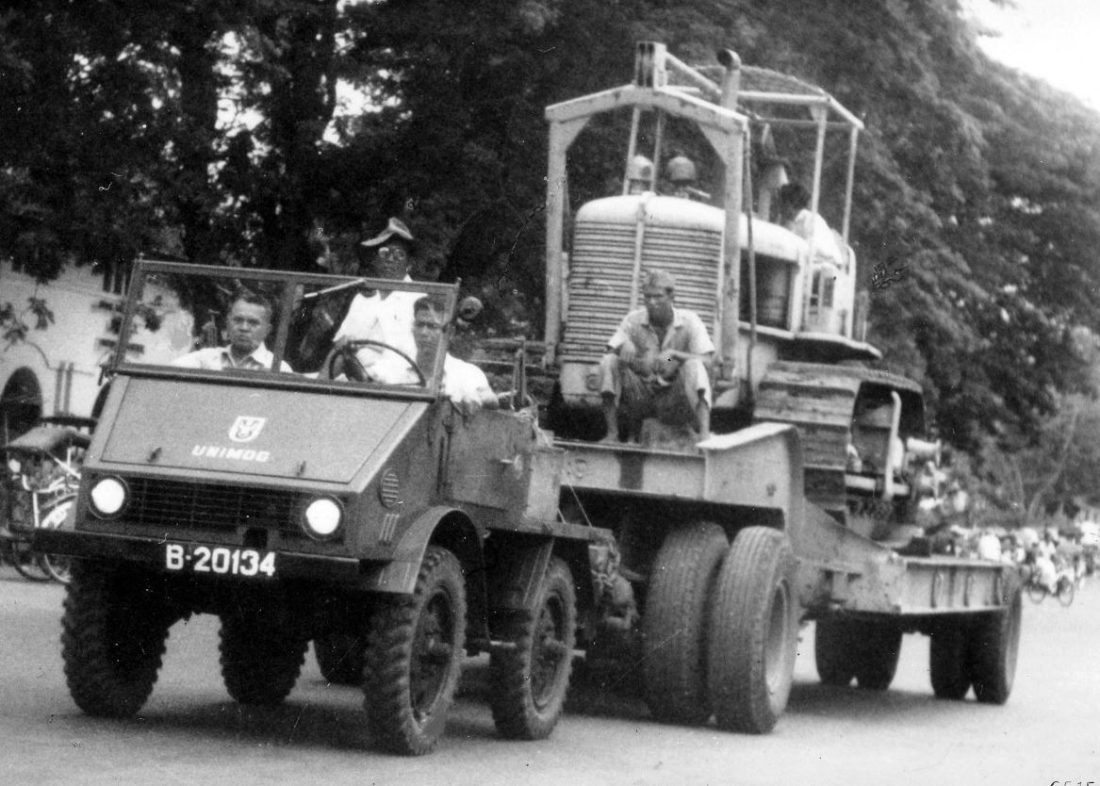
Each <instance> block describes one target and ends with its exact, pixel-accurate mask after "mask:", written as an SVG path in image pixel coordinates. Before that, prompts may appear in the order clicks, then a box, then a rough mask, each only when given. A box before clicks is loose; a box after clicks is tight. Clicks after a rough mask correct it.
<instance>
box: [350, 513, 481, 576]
mask: <svg viewBox="0 0 1100 786" xmlns="http://www.w3.org/2000/svg"><path fill="white" fill-rule="evenodd" d="M432 543H436V544H438V545H440V546H444V547H445V548H447V549H450V550H451V551H452V552H454V555H455V556H456V557H458V560H459V562H461V563H462V569H463V572H464V573H466V575H471V574H475V575H482V574H483V572H484V570H485V564H484V557H483V555H482V550H481V538H480V536H479V535H478V533H477V530H476V529H475V528H474V525H473V522H471V521H470V519H469V518H468V517H467V516H466V514H465V513H463V512H462V511H461V510H458V509H457V508H452V507H447V506H444V505H437V506H435V507H432V508H428V509H427V510H426V511H424V512H423V513H421V514H420V515H419V516H417V518H416V519H415V520H414V521H413V523H412V525H411V526H410V527H409V528H408V529H407V530H406V531H405V534H404V535H402V536H401V540H400V541H398V543H397V546H396V547H395V548H394V555H393V559H392V560H390V561H389V562H387V563H386V564H385V565H377V566H372V567H371V568H369V569H368V570H367V572H366V574H365V576H364V578H363V581H362V584H361V586H362V587H363V589H366V590H370V591H373V592H385V593H392V594H409V593H411V592H413V590H415V589H416V576H417V573H418V572H419V570H420V563H421V562H422V561H423V559H424V552H425V551H426V550H427V548H428V545H429V544H432Z"/></svg>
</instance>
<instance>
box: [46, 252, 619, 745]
mask: <svg viewBox="0 0 1100 786" xmlns="http://www.w3.org/2000/svg"><path fill="white" fill-rule="evenodd" d="M351 290H354V291H356V292H362V291H366V292H370V293H371V296H379V295H382V294H384V295H386V296H387V297H405V298H407V299H410V300H411V299H416V298H418V297H420V296H426V297H429V298H434V299H435V300H436V301H439V302H440V303H441V304H443V307H444V308H445V313H446V318H447V320H448V321H449V320H450V319H451V317H452V315H453V314H454V311H455V301H456V291H457V289H456V287H455V286H446V285H442V284H414V283H406V282H391V281H384V280H378V281H373V280H369V279H348V278H346V277H345V278H341V277H332V276H328V277H325V276H308V275H301V274H291V273H277V272H270V271H253V270H248V271H244V270H240V269H231V268H208V267H201V266H195V265H182V264H173V263H157V262H141V263H139V264H138V265H137V266H136V270H135V272H134V276H133V281H132V284H131V288H130V293H129V299H128V302H127V307H126V311H125V316H124V320H123V327H122V335H121V337H120V345H119V346H120V349H119V351H118V353H117V355H116V357H115V360H114V362H113V365H112V373H113V381H112V382H111V390H110V393H109V395H108V399H107V403H106V406H105V408H104V410H103V413H102V415H101V417H100V420H99V423H98V426H97V428H96V430H95V433H94V437H93V439H92V443H91V445H90V446H89V449H88V452H87V456H86V460H85V463H84V470H83V478H82V482H81V487H80V494H79V499H78V502H77V504H76V515H75V521H74V522H73V526H72V527H66V528H64V529H63V530H61V531H58V532H55V533H50V534H46V533H42V534H41V537H40V542H39V544H38V546H39V547H41V548H43V549H46V550H50V551H52V550H53V549H54V548H55V547H56V548H57V549H59V550H60V553H65V554H70V555H72V556H74V557H77V558H78V559H77V560H76V562H75V566H74V570H73V578H72V583H71V584H70V585H69V588H68V595H67V597H66V600H65V611H64V621H63V631H64V632H63V636H62V654H63V657H64V662H65V674H66V677H67V679H68V684H69V689H70V691H71V694H72V696H73V699H74V700H75V701H76V703H77V705H78V706H79V707H80V708H81V709H82V710H84V711H85V712H87V713H89V714H92V715H101V716H110V717H125V716H130V715H133V714H134V713H136V712H138V711H139V710H140V708H141V707H142V705H143V703H144V702H145V700H146V698H147V697H148V696H149V694H150V692H151V690H152V688H153V685H154V682H155V681H156V678H157V671H158V669H159V667H160V665H161V657H162V654H163V653H164V651H165V640H166V638H167V635H168V630H169V628H170V627H171V626H172V625H173V623H174V622H176V621H177V620H180V619H184V618H187V617H188V616H189V615H192V614H196V613H210V614H216V615H218V616H219V617H220V621H221V639H220V648H221V668H222V676H223V678H224V681H225V686H226V688H227V690H228V691H229V694H230V695H231V696H232V697H233V698H234V699H236V700H237V701H239V702H241V703H244V704H261V705H270V704H277V703H279V702H281V701H282V700H283V699H284V698H285V697H286V696H287V695H288V694H289V693H290V691H291V689H292V688H293V686H294V684H295V681H296V680H297V678H298V676H299V673H300V669H301V667H302V664H303V658H304V655H305V653H306V651H307V646H308V644H309V642H310V641H311V640H312V641H314V643H315V647H316V650H317V655H318V659H319V661H320V662H321V666H322V670H323V671H324V672H325V673H326V674H327V675H329V676H330V677H332V678H333V679H335V680H336V681H341V682H343V681H346V682H359V681H362V682H363V688H364V692H365V702H364V703H365V707H366V716H367V721H368V726H369V729H370V736H371V739H372V740H374V741H375V742H376V743H377V744H379V745H381V746H382V747H384V748H386V749H389V750H391V751H396V752H400V753H407V754H419V753H424V752H426V751H428V750H429V749H430V748H431V747H432V746H433V745H434V743H435V742H436V741H437V740H438V738H439V736H440V734H441V733H442V730H443V725H444V721H445V718H446V713H447V708H448V705H449V704H450V703H451V700H452V696H453V693H454V690H455V686H456V683H457V680H458V677H459V670H460V667H461V664H462V661H463V658H464V657H465V656H466V655H467V654H476V653H479V652H486V651H489V652H490V662H491V663H490V671H491V675H492V681H493V688H492V694H493V697H494V698H493V700H492V707H493V717H494V719H495V721H496V724H497V727H498V729H499V730H500V733H501V734H502V735H503V736H505V737H516V738H538V737H543V736H545V735H547V734H549V733H550V731H551V729H552V728H553V726H554V724H555V723H556V721H557V719H558V716H559V715H560V713H561V709H562V703H563V700H564V696H565V691H566V687H567V685H568V681H569V674H570V668H571V663H572V653H573V649H574V640H575V630H576V628H577V605H578V603H580V604H581V605H582V607H584V608H591V607H592V606H593V604H594V599H593V588H592V587H593V585H592V581H591V579H590V570H589V545H590V544H592V543H595V542H599V541H600V540H602V539H605V538H606V537H607V533H605V532H601V531H600V530H599V529H597V528H594V527H591V526H576V525H573V524H570V523H566V522H564V521H562V520H560V518H559V517H558V515H557V506H558V499H557V496H558V486H557V485H556V479H557V478H558V477H559V476H560V466H561V461H562V458H563V454H562V451H560V450H558V449H556V448H554V447H553V446H551V445H549V444H548V441H547V440H546V439H545V437H544V436H543V435H542V434H541V432H540V431H539V429H538V428H537V423H536V420H535V417H534V415H533V413H532V412H531V411H529V410H524V409H522V408H517V407H515V406H513V401H512V399H511V398H509V397H508V396H504V397H503V398H504V399H506V400H505V401H504V406H503V407H501V408H498V409H486V408H482V409H477V410H471V409H468V408H461V407H458V406H456V405H455V404H452V402H451V401H450V400H449V399H448V398H447V397H445V396H441V395H440V389H441V385H442V378H443V365H444V352H445V351H446V341H445V340H444V341H441V342H440V343H439V344H438V345H437V347H436V348H435V351H434V353H432V354H426V353H424V352H418V353H417V356H416V357H413V356H411V355H410V354H409V352H408V351H407V350H403V349H402V348H400V347H396V346H390V345H387V344H382V343H380V342H377V341H374V342H372V341H353V342H351V343H349V344H347V345H345V346H343V347H342V348H341V349H340V350H339V351H332V352H328V346H326V345H324V344H318V342H317V341H316V330H315V327H316V325H317V324H318V323H319V322H320V323H324V322H325V320H326V319H328V318H330V314H329V312H328V309H326V308H325V304H326V303H327V302H328V301H330V300H331V299H332V298H337V297H339V296H340V295H341V294H342V293H346V292H348V291H351ZM242 291H247V292H250V293H253V294H254V295H255V294H258V295H259V296H261V297H262V298H264V299H265V301H266V303H269V304H271V309H272V319H271V322H272V329H271V333H270V335H269V345H270V350H271V353H272V354H271V360H270V364H269V365H268V366H267V367H266V368H263V369H258V368H257V369H247V368H224V369H223V368H220V367H215V368H213V369H209V370H207V369H204V368H188V367H183V366H179V365H160V364H153V363H146V362H143V361H142V349H143V340H144V338H145V337H147V336H148V335H149V334H150V333H152V332H156V331H159V330H165V331H167V330H176V331H178V333H179V335H178V336H176V340H177V341H178V342H179V346H180V348H181V355H182V354H183V352H185V351H186V350H188V349H189V348H190V340H191V335H192V333H193V332H194V333H199V334H200V335H205V336H209V337H211V338H212V339H213V340H212V342H211V343H212V345H213V346H214V347H216V346H217V345H219V344H221V343H224V342H223V341H221V340H220V338H219V335H220V333H221V332H222V327H223V325H224V321H225V319H224V315H225V314H226V313H227V312H228V311H229V308H230V307H231V306H232V304H233V302H234V300H235V298H236V297H237V296H238V293H239V292H242ZM186 314H203V315H206V314H209V315H211V316H210V321H209V322H207V323H205V324H203V325H201V326H199V328H198V329H194V330H193V329H192V327H193V326H192V325H189V324H187V319H185V318H184V316H183V315H186ZM318 346H320V348H321V350H320V353H319V354H316V353H314V350H316V349H317V347H318ZM213 351H214V352H216V351H217V350H216V349H214V350H213ZM364 351H366V352H370V353H375V354H377V355H381V356H388V358H389V359H392V360H393V361H394V363H395V364H396V366H397V367H398V368H403V369H404V370H405V371H407V372H409V373H408V374H406V375H405V376H404V377H403V378H401V377H399V378H398V382H399V384H392V381H393V380H392V378H391V384H383V383H381V382H378V381H375V378H374V377H372V376H369V372H367V371H366V369H364V367H363V365H362V364H361V363H360V362H359V360H358V359H359V358H361V357H362V355H361V354H360V353H362V352H364ZM374 360H375V361H376V362H381V360H382V359H381V358H374ZM287 361H289V365H290V367H291V368H294V369H295V371H293V372H291V371H288V370H287V369H286V367H285V366H284V364H285V363H287ZM184 362H186V361H184ZM189 365H194V364H189ZM371 368H373V366H371ZM298 371H302V373H297V372H298ZM364 668H365V679H364Z"/></svg>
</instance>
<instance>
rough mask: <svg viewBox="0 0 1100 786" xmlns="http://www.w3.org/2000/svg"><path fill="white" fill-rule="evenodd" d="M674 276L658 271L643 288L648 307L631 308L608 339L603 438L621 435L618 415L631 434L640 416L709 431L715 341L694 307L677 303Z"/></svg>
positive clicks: (707, 433) (610, 439) (701, 434)
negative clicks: (709, 370)
mask: <svg viewBox="0 0 1100 786" xmlns="http://www.w3.org/2000/svg"><path fill="white" fill-rule="evenodd" d="M675 287H676V284H675V281H674V280H673V278H672V276H671V275H669V274H668V273H665V272H662V271H654V272H652V273H650V274H649V277H648V278H647V279H646V283H645V287H644V289H643V290H642V293H643V296H644V298H645V307H644V308H639V309H636V310H634V311H631V312H630V313H629V314H627V315H626V317H624V318H623V321H622V323H621V324H620V325H619V328H618V330H616V331H615V334H614V335H613V336H612V337H611V338H610V339H609V340H608V342H607V353H606V354H605V355H604V356H603V358H601V360H600V392H601V394H602V396H603V407H604V419H605V421H606V423H607V436H606V437H604V441H605V442H616V441H618V438H619V416H620V414H621V415H622V417H623V420H624V421H626V424H627V431H628V434H629V436H630V437H631V438H633V439H637V437H638V435H639V431H640V427H641V423H642V420H643V419H644V418H646V417H654V416H655V417H656V418H657V419H658V420H660V421H661V422H662V423H665V424H666V425H671V426H677V425H690V426H692V427H694V428H695V430H696V431H697V432H698V435H699V437H700V438H701V439H705V438H706V437H708V436H710V406H711V402H710V400H711V390H710V376H709V375H708V372H707V366H708V365H709V364H710V361H711V358H712V357H713V355H714V344H713V343H712V342H711V340H710V336H709V335H708V334H707V329H706V327H704V325H703V321H702V320H701V319H699V316H698V315H697V314H696V313H695V312H694V311H689V310H688V309H679V308H675V307H674V306H673V299H674V297H675Z"/></svg>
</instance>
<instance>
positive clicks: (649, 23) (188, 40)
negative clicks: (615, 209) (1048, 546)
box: [0, 0, 1100, 452]
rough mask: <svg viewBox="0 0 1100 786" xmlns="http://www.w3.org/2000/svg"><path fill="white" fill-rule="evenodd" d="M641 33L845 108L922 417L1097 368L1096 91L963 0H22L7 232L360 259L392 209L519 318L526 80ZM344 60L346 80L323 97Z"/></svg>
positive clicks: (284, 260)
mask: <svg viewBox="0 0 1100 786" xmlns="http://www.w3.org/2000/svg"><path fill="white" fill-rule="evenodd" d="M991 1H995V0H991ZM643 38H648V39H653V40H660V41H663V42H665V43H667V44H668V45H669V47H670V50H671V51H673V52H675V53H676V54H677V55H678V56H680V57H681V58H682V59H684V60H687V61H689V62H702V61H710V60H712V58H713V52H714V50H715V49H717V48H719V47H723V48H725V47H729V48H733V49H735V50H736V51H738V53H739V54H740V55H741V56H742V59H743V61H744V62H746V63H749V64H752V65H759V66H764V67H770V68H774V69H776V70H780V71H784V72H787V73H792V74H794V75H796V76H799V77H801V78H803V79H805V80H807V81H809V82H812V83H816V84H820V85H821V86H822V87H824V88H825V89H826V90H828V91H829V92H831V93H833V94H834V95H836V96H837V98H838V99H839V100H840V101H841V102H842V103H844V104H845V105H846V106H848V107H849V108H851V109H853V110H854V111H855V112H856V113H857V114H858V115H860V116H861V117H863V118H864V120H865V121H866V124H867V128H868V130H867V132H866V133H865V134H864V137H863V139H862V142H861V152H860V158H859V163H858V169H857V174H858V176H857V181H856V193H855V205H856V213H855V215H854V218H853V225H852V232H851V234H852V237H853V244H854V246H855V247H856V250H857V253H858V255H859V257H860V259H861V260H862V261H863V265H862V267H863V272H864V275H867V274H868V272H869V271H870V269H871V267H872V265H873V264H875V263H879V262H882V263H886V264H888V265H890V266H904V267H905V270H906V272H907V276H906V278H905V280H904V281H902V282H901V283H900V284H899V285H896V286H893V287H891V288H889V289H882V290H878V291H875V292H874V293H873V298H872V338H873V340H874V341H875V342H876V343H878V344H879V345H880V346H882V347H883V348H884V352H885V356H886V358H887V360H886V361H885V364H886V365H887V366H889V367H891V368H892V369H894V370H898V371H901V372H904V373H907V374H909V375H911V376H913V377H915V378H917V379H919V380H921V381H922V382H923V383H924V385H925V388H926V392H927V394H928V395H927V400H928V402H929V404H930V406H931V408H932V411H933V414H934V416H935V420H936V423H937V424H938V427H939V430H940V435H941V436H943V437H944V438H945V439H947V440H948V441H950V442H953V443H954V444H956V445H957V446H960V447H962V448H965V449H967V450H970V451H975V452H976V451H978V450H979V448H980V447H981V446H982V445H984V444H986V443H987V442H988V440H990V439H992V440H994V441H995V442H996V443H997V444H999V445H1000V446H1001V447H1009V446H1011V445H1012V444H1013V443H1014V441H1016V440H1023V443H1022V444H1031V443H1033V442H1034V441H1035V440H1036V439H1038V438H1039V437H1040V436H1041V435H1042V433H1043V430H1044V428H1053V426H1052V425H1051V424H1054V423H1055V422H1058V421H1057V419H1058V418H1059V417H1060V415H1059V414H1058V413H1059V404H1060V402H1062V401H1064V400H1065V399H1064V397H1065V396H1067V395H1069V394H1072V393H1075V392H1081V391H1084V390H1086V389H1088V387H1089V385H1088V379H1087V375H1086V373H1085V364H1084V363H1083V361H1082V358H1081V355H1080V353H1079V352H1077V351H1075V345H1074V341H1073V340H1072V339H1071V334H1072V332H1073V331H1074V329H1076V328H1080V327H1082V326H1083V327H1085V328H1088V329H1091V330H1093V331H1098V330H1100V309H1098V308H1097V307H1096V306H1095V305H1094V302H1095V297H1094V295H1095V292H1096V291H1097V289H1096V286H1097V277H1098V271H1097V265H1096V259H1095V255H1094V253H1093V250H1094V249H1096V248H1098V247H1100V155H1098V153H1100V150H1098V146H1100V117H1098V116H1097V114H1096V113H1095V112H1093V111H1091V110H1089V109H1087V108H1085V107H1084V106H1082V105H1081V104H1080V103H1079V102H1077V101H1075V100H1073V99H1071V98H1070V97H1068V96H1066V95H1064V94H1061V93H1059V92H1057V91H1055V90H1053V89H1052V88H1050V87H1049V86H1047V85H1045V84H1043V83H1041V82H1039V81H1037V80H1035V79H1032V78H1030V77H1027V76H1025V75H1023V74H1020V73H1017V72H1014V71H1011V70H1010V69H1007V68H1005V67H1003V66H1000V65H998V64H996V63H993V62H991V61H990V60H989V59H988V58H987V57H986V56H985V55H984V54H983V53H982V52H981V50H980V48H979V47H978V45H977V41H976V33H975V30H974V29H973V28H972V27H971V25H970V24H969V23H968V22H967V20H966V18H965V16H964V13H963V9H962V8H961V7H960V4H959V2H958V0H871V1H869V2H863V3H851V2H845V0H817V2H814V3H805V2H801V1H800V0H770V1H769V2H764V0H681V1H680V2H665V1H664V0H618V2H605V1H604V0H469V1H468V2H462V3H454V2H444V1H443V0H400V1H398V0H374V1H373V2H358V3H355V2H352V3H338V2H337V0H234V1H233V2H229V0H165V2H161V3H157V4H152V5H151V4H148V3H141V2H137V1H136V0H83V1H82V2H81V3H71V2H65V1H64V0H42V1H41V2H39V3H36V4H22V5H18V6H16V7H13V8H11V9H9V10H7V11H5V12H3V13H2V14H0V104H2V105H3V107H4V111H3V112H0V140H3V141H2V142H0V254H2V255H4V256H7V257H11V258H13V259H14V260H16V261H17V262H18V263H19V264H20V265H22V266H24V267H25V268H26V269H28V270H31V271H33V272H35V273H36V274H38V275H40V276H42V277H44V278H48V277H50V276H52V275H54V274H56V272H57V271H58V270H59V269H60V268H61V267H62V266H63V265H65V264H97V263H102V262H108V261H122V260H128V259H131V258H133V257H134V256H136V255H137V254H139V253H145V254H150V255H172V256H178V257H182V258H186V259H189V260H192V261H195V262H204V263H214V264H219V263H222V264H236V265H264V266H274V267H281V268H303V269H304V268H309V267H311V266H312V265H314V264H315V260H316V258H317V254H318V246H317V244H316V242H315V241H316V240H317V239H318V238H319V237H320V236H322V235H323V234H328V235H329V236H332V237H335V238H338V239H341V240H342V241H343V243H342V245H339V244H338V245H337V251H338V254H340V255H343V256H345V257H348V258H350V257H351V256H352V254H353V250H352V248H353V245H354V242H355V240H356V239H357V238H359V237H361V236H362V234H363V233H364V232H365V231H368V230H369V229H372V228H374V227H375V226H377V225H379V224H380V223H381V222H382V221H383V220H384V218H385V217H386V216H387V215H401V216H402V217H404V218H405V219H406V220H407V221H409V222H410V223H411V224H412V225H413V227H414V229H415V230H416V232H417V234H418V236H419V237H420V238H422V249H421V255H420V256H421V262H422V263H423V267H422V269H421V270H420V271H419V272H420V274H421V275H428V276H441V277H444V278H453V277H462V278H463V280H464V281H466V282H467V283H468V284H472V285H475V286H479V287H480V288H481V289H482V291H483V293H485V294H486V295H487V296H488V297H489V299H490V300H491V301H492V300H494V299H499V300H501V301H505V300H507V299H508V297H513V298H514V299H515V300H517V301H519V300H523V301H525V302H526V306H527V309H528V311H530V312H531V314H530V315H531V316H532V317H535V316H536V314H537V311H538V308H539V306H538V304H539V302H540V298H541V282H542V265H543V260H542V256H541V255H542V248H541V239H542V213H541V211H542V203H543V197H544V181H543V177H544V174H545V155H546V153H545V149H546V126H545V122H544V120H543V114H542V113H543V109H544V107H545V106H546V105H548V104H551V103H554V102H556V101H560V100H565V99H568V98H571V97H574V96H577V95H580V94H584V93H588V92H593V91H596V90H601V89H605V88H607V87H610V86H614V85H617V84H622V83H623V82H625V81H627V80H628V79H629V74H630V68H631V58H632V43H633V41H635V40H639V39H643ZM341 84H346V85H352V86H354V87H355V88H357V90H358V91H359V92H360V94H361V95H364V96H366V101H365V102H364V103H363V105H362V106H359V107H358V108H353V109H352V110H347V109H341V107H340V105H339V100H338V99H339V94H338V87H339V86H340V85H341ZM614 133H615V129H613V128H609V129H602V130H601V129H597V131H596V133H595V134H594V135H593V138H592V139H591V140H589V141H587V142H586V143H585V146H584V147H583V148H582V149H581V154H580V160H579V161H574V162H572V166H573V169H571V171H570V177H571V179H575V182H574V186H575V190H576V191H577V192H578V193H582V194H584V193H591V194H598V193H601V190H602V189H605V188H606V184H607V183H608V182H609V180H610V179H611V178H613V177H614V176H615V174H616V173H617V172H618V171H619V169H620V167H621V163H622V161H621V152H620V150H619V147H618V140H616V139H613V136H614ZM498 296H499V297H498ZM490 305H493V303H492V302H491V303H490ZM498 310H499V309H498ZM530 323H531V324H533V325H538V324H539V321H538V319H537V318H532V319H531V320H530Z"/></svg>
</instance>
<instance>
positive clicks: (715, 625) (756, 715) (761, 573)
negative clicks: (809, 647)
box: [707, 527, 798, 734]
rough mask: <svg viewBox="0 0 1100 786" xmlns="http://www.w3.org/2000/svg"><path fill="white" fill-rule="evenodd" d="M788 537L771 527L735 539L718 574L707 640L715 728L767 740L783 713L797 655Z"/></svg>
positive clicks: (754, 529)
mask: <svg viewBox="0 0 1100 786" xmlns="http://www.w3.org/2000/svg"><path fill="white" fill-rule="evenodd" d="M794 570H795V559H794V553H793V552H792V551H791V545H790V543H789V541H788V540H787V536H786V535H785V534H784V533H782V532H780V531H779V530H774V529H771V528H768V527H747V528H746V529H743V530H741V532H739V533H738V534H737V537H736V538H735V539H734V541H733V545H732V546H731V547H730V550H729V554H728V555H727V556H726V560H725V563H724V564H723V565H722V569H721V571H720V573H719V575H718V582H717V584H716V587H715V596H714V602H713V604H712V606H711V612H710V629H709V633H708V640H707V682H708V684H709V686H710V696H711V706H712V707H713V709H714V714H715V717H716V719H717V721H718V726H719V727H720V728H723V729H730V730H732V731H741V732H748V733H750V734H765V733H767V732H769V731H771V730H772V729H773V728H775V724H776V722H777V721H778V720H779V716H780V715H782V714H783V710H784V709H786V707H787V699H788V698H789V697H790V692H791V682H792V680H793V676H794V661H795V656H796V655H797V652H798V650H797V648H798V619H797V609H796V607H795V593H794V587H793V577H794Z"/></svg>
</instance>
